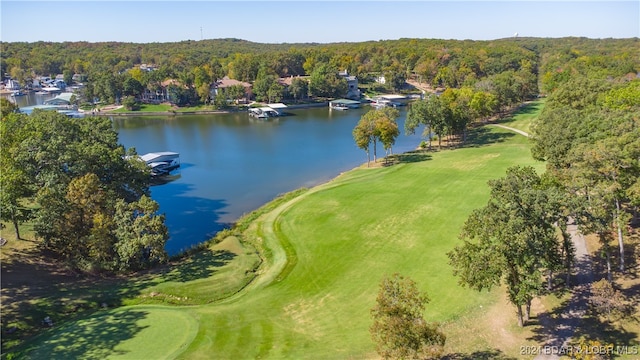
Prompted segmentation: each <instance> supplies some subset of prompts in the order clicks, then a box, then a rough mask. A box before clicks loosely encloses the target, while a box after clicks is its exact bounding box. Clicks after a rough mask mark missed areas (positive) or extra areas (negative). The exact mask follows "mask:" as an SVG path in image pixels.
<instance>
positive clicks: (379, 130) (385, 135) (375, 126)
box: [352, 108, 400, 166]
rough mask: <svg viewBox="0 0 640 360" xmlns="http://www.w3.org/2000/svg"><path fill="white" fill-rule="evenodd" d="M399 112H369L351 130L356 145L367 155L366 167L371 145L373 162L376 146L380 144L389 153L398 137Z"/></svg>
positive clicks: (374, 160)
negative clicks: (397, 120)
mask: <svg viewBox="0 0 640 360" xmlns="http://www.w3.org/2000/svg"><path fill="white" fill-rule="evenodd" d="M398 116H400V112H398V110H396V109H394V108H383V109H380V110H371V111H368V112H367V113H365V114H364V115H362V117H361V118H360V121H359V122H358V124H357V125H356V127H355V128H354V129H353V132H352V134H353V139H354V141H355V143H356V145H357V146H358V147H359V148H360V149H362V150H364V151H365V152H366V153H367V166H368V165H369V162H370V161H371V157H370V152H369V150H370V147H371V145H373V162H376V161H377V144H378V141H380V142H382V145H383V146H384V149H385V151H387V152H388V151H390V150H391V148H392V146H393V144H395V141H396V138H397V137H398V135H400V130H399V128H398V123H397V122H396V119H397V118H398Z"/></svg>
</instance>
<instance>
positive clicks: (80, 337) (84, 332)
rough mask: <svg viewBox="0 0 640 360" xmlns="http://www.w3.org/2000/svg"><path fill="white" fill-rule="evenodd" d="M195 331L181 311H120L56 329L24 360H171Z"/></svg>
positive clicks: (192, 321) (192, 320) (192, 322)
mask: <svg viewBox="0 0 640 360" xmlns="http://www.w3.org/2000/svg"><path fill="white" fill-rule="evenodd" d="M197 330H198V322H197V321H196V319H195V318H194V317H193V316H192V315H191V314H190V313H189V312H188V311H185V310H181V309H177V308H176V309H168V308H162V307H152V306H146V307H145V306H136V307H123V308H119V309H116V310H110V311H103V312H99V313H97V314H94V315H93V316H92V317H90V318H86V319H81V320H78V321H75V322H73V323H71V324H69V325H67V326H63V327H61V328H59V329H57V331H55V333H53V335H52V336H50V337H48V338H47V339H46V340H44V341H42V342H41V343H40V344H39V346H38V347H37V348H36V349H35V350H34V351H32V352H31V353H29V355H28V356H27V357H26V358H28V359H80V358H83V359H142V358H145V359H172V358H174V357H175V356H176V355H177V354H178V353H179V352H181V349H182V348H184V347H185V346H186V345H188V344H189V343H190V342H191V340H192V339H193V337H194V336H195V334H196V332H197ZM142 349H144V350H143V351H142ZM143 354H144V356H142V355H143Z"/></svg>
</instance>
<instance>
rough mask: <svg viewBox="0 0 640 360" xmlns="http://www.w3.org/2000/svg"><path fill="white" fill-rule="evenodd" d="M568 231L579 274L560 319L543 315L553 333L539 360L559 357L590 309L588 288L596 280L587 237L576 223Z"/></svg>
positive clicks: (546, 324)
mask: <svg viewBox="0 0 640 360" xmlns="http://www.w3.org/2000/svg"><path fill="white" fill-rule="evenodd" d="M567 231H568V232H569V234H571V242H572V243H573V246H574V247H575V249H576V263H575V266H574V270H575V271H576V276H575V277H574V278H573V281H574V283H573V284H572V285H573V287H572V290H571V292H572V295H571V300H570V301H569V303H568V305H567V307H566V309H565V310H564V311H563V312H562V313H561V314H560V317H559V318H558V319H550V318H548V317H541V319H540V322H541V324H542V325H543V326H544V327H545V328H547V331H546V332H547V333H549V334H551V336H550V337H549V339H547V341H546V342H545V343H544V344H543V345H542V346H543V347H542V351H545V350H546V352H547V353H546V354H540V355H538V356H536V359H540V360H542V359H560V356H559V354H558V352H559V351H560V350H561V349H562V350H565V351H566V349H568V348H569V346H571V345H572V344H571V343H570V342H571V338H572V337H573V334H574V332H575V329H576V328H578V327H579V326H580V324H581V323H582V319H583V318H584V316H585V314H586V311H587V306H588V298H589V294H590V293H589V288H590V285H591V283H592V282H593V268H592V263H591V256H590V255H589V252H588V251H587V245H586V242H585V240H584V237H583V236H582V235H581V234H579V233H578V230H577V226H576V225H569V226H567Z"/></svg>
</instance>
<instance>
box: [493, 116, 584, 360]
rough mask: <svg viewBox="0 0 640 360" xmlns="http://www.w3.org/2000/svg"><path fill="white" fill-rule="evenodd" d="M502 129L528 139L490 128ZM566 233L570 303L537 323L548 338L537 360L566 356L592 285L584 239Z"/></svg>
mask: <svg viewBox="0 0 640 360" xmlns="http://www.w3.org/2000/svg"><path fill="white" fill-rule="evenodd" d="M490 125H491V126H497V127H500V128H503V129H507V130H510V131H513V132H516V133H518V134H520V135H523V136H526V137H529V134H528V133H526V132H524V131H522V130H518V129H515V128H512V127H509V126H505V125H501V124H490ZM567 231H568V232H569V234H570V235H571V242H572V243H573V246H574V248H575V250H576V254H575V260H576V262H575V264H574V271H575V272H576V275H575V276H574V277H573V279H572V280H573V284H572V289H571V293H572V294H571V300H570V301H569V303H568V304H567V306H566V308H565V309H564V311H562V313H561V314H560V316H559V317H558V318H557V319H551V318H550V317H549V316H544V315H541V316H540V323H541V325H542V326H543V327H544V328H545V331H544V332H545V333H546V334H549V335H548V338H547V340H546V341H545V342H544V343H543V344H542V345H541V348H540V352H541V353H540V354H539V355H537V356H536V357H535V359H536V360H545V359H560V358H561V356H560V355H561V354H560V353H561V352H562V351H564V352H565V353H566V351H567V349H568V348H569V346H571V345H572V344H571V343H570V341H571V338H572V337H573V334H574V332H575V329H576V328H578V327H579V326H580V324H581V323H582V318H583V317H584V316H585V314H586V311H587V306H588V299H589V294H590V292H589V289H590V285H591V283H592V282H593V267H592V264H591V256H590V255H589V252H588V251H587V244H586V242H585V240H584V236H582V234H580V233H579V232H578V228H577V226H576V225H575V224H571V225H568V226H567Z"/></svg>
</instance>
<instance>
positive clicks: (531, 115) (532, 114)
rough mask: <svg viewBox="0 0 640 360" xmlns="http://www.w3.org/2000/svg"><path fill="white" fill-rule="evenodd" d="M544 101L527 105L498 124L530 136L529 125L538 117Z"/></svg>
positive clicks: (536, 101) (540, 100)
mask: <svg viewBox="0 0 640 360" xmlns="http://www.w3.org/2000/svg"><path fill="white" fill-rule="evenodd" d="M545 100H546V99H544V98H542V99H538V100H535V101H532V102H530V103H527V104H525V105H524V106H523V107H521V108H520V109H519V110H517V111H515V112H514V113H513V114H511V115H509V116H506V117H504V118H502V119H500V120H499V121H498V123H499V124H502V125H506V126H510V127H512V128H514V129H518V130H522V131H524V132H526V133H529V134H531V131H532V129H531V125H532V124H533V121H534V120H535V119H537V118H538V115H540V111H541V110H542V108H543V107H544V102H545Z"/></svg>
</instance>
